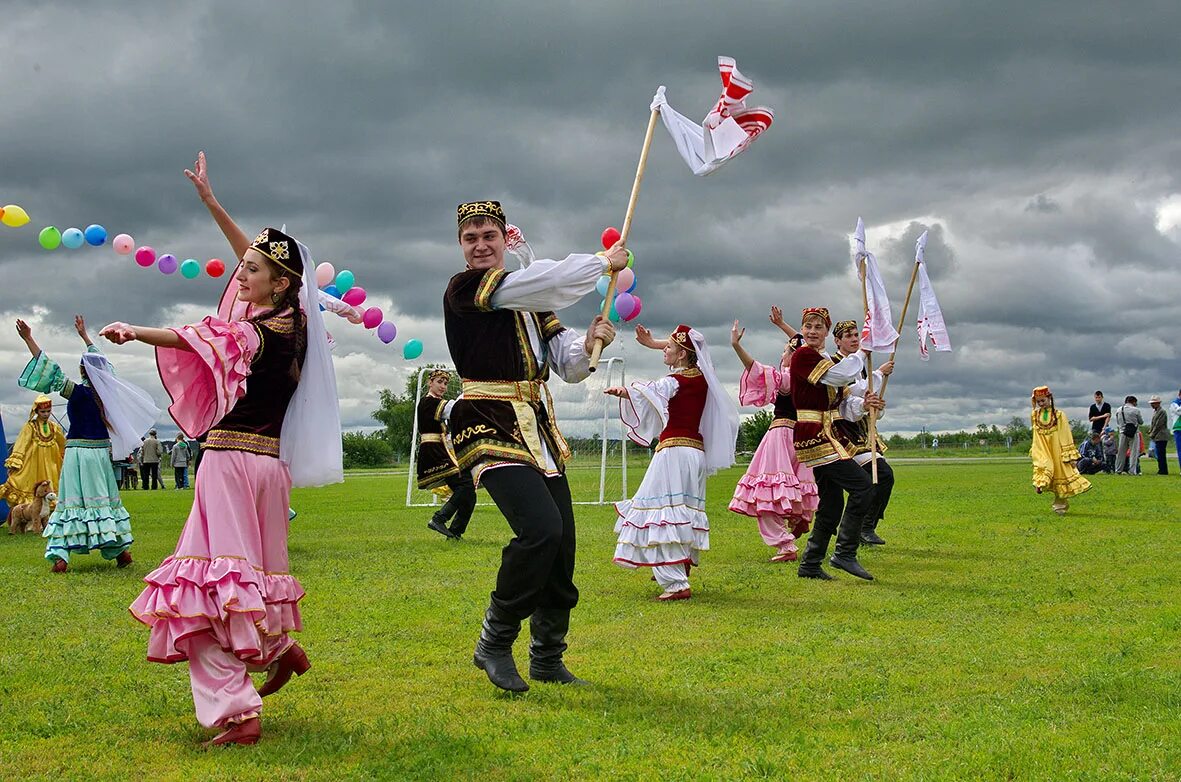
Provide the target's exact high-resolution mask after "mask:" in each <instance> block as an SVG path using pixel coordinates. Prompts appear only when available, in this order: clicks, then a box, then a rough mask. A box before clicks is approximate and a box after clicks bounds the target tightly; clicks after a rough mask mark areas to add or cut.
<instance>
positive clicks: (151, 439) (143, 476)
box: [139, 429, 164, 489]
mask: <svg viewBox="0 0 1181 782" xmlns="http://www.w3.org/2000/svg"><path fill="white" fill-rule="evenodd" d="M163 451H164V449H163V448H162V447H161V445H160V441H159V440H157V439H156V430H155V429H153V430H151V431H150V432H148V437H147V439H146V440H144V444H143V445H142V446H140V449H139V452H140V453H139V457H140V461H141V463H142V464H143V466H142V467H141V468H140V471H139V473H140V481H141V483H143V485H144V488H145V489H146V488H148V479H149V478H150V479H151V481H152V488H153V489H159V488H161V484H160V454H161V453H162V452H163Z"/></svg>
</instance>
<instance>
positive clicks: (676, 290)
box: [0, 0, 1181, 437]
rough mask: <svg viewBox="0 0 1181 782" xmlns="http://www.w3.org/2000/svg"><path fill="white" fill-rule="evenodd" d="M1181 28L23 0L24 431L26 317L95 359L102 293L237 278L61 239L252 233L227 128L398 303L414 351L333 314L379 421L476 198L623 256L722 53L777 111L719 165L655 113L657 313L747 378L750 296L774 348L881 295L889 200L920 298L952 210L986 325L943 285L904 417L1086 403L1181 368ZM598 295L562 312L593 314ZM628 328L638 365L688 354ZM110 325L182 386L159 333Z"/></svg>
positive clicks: (18, 346) (121, 354)
mask: <svg viewBox="0 0 1181 782" xmlns="http://www.w3.org/2000/svg"><path fill="white" fill-rule="evenodd" d="M1178 29H1181V5H1178V4H1177V3H1176V2H1133V3H1125V4H1112V3H1086V2H1004V3H988V4H982V3H967V2H958V3H957V2H946V0H939V1H938V2H936V1H934V0H932V1H930V2H895V3H868V2H860V3H843V2H825V3H820V2H811V3H798V2H784V1H783V0H776V1H775V2H731V3H725V4H722V3H716V2H714V3H697V2H684V3H677V4H675V5H673V4H668V3H644V2H634V0H633V1H631V2H622V0H621V1H619V2H616V1H615V0H601V1H600V2H595V3H570V2H564V1H562V0H551V2H545V3H540V2H534V3H524V2H515V1H514V0H502V2H499V3H495V4H491V5H490V4H487V3H467V2H459V1H457V0H453V1H451V2H447V3H442V4H440V3H396V4H395V3H385V2H369V3H366V2H344V1H342V2H336V3H322V2H316V3H313V2H285V3H277V2H274V3H237V2H200V1H199V0H194V2H189V3H184V4H171V3H151V2H123V3H104V4H93V3H80V2H79V3H67V2H52V1H47V2H40V3H35V4H34V3H26V4H23V5H19V6H17V5H11V4H10V5H9V6H8V7H6V9H5V11H4V18H3V24H2V25H0V98H2V101H3V102H2V106H3V111H0V205H2V204H6V203H17V204H20V205H21V206H23V207H24V208H25V209H26V210H27V211H28V212H29V214H30V215H31V216H32V223H30V224H29V225H27V226H25V227H24V228H20V229H12V228H5V227H0V280H2V282H0V318H2V319H3V320H4V321H5V323H6V324H7V325H5V326H4V329H5V331H3V332H0V334H7V336H4V337H0V377H6V378H9V381H7V382H5V383H0V404H2V408H0V409H2V411H3V416H4V423H5V427H6V430H7V432H8V434H9V437H12V436H14V434H15V430H16V428H17V426H18V425H19V422H20V421H21V420H22V419H23V417H24V415H25V413H26V411H27V409H28V405H29V402H30V400H31V394H29V393H27V392H25V391H22V390H21V389H19V388H18V387H17V386H16V384H15V379H16V377H17V376H18V374H19V372H20V369H21V367H22V366H23V365H24V362H25V361H26V360H27V358H28V356H27V351H25V349H24V345H23V344H22V343H21V342H20V340H19V339H18V338H17V337H16V335H15V332H14V330H13V329H12V326H11V324H12V322H13V319H14V318H16V317H18V316H23V317H25V318H27V319H29V320H30V322H32V323H33V325H34V329H35V334H36V335H37V336H38V337H39V339H40V341H41V343H42V345H43V346H44V347H46V348H47V350H49V351H50V352H51V353H52V354H55V355H57V356H59V357H62V358H67V359H68V360H67V361H63V364H70V365H72V360H73V359H72V356H74V355H76V354H77V351H78V348H79V343H78V340H77V337H76V336H74V335H73V330H72V327H71V325H70V320H71V318H72V315H73V313H75V312H81V313H83V314H84V315H85V316H86V318H87V320H88V322H89V323H90V324H91V325H92V327H93V328H94V330H95V331H97V329H98V328H99V327H101V326H102V325H103V324H105V323H107V322H109V321H113V320H125V321H129V322H132V323H142V324H150V325H169V324H180V323H184V322H188V321H192V320H194V319H198V318H200V317H201V316H203V315H204V314H207V313H208V312H209V311H211V308H212V307H213V306H214V304H215V301H216V298H217V295H218V294H219V293H220V290H221V286H222V284H223V283H221V282H218V281H214V280H211V279H209V278H208V277H205V276H202V277H201V278H199V279H197V280H193V281H187V280H184V279H182V278H180V275H173V276H171V277H168V276H165V275H162V274H160V273H159V272H157V271H155V270H143V269H140V268H138V267H137V266H135V264H134V263H133V262H132V261H131V260H129V259H128V258H126V257H121V256H118V255H116V254H115V253H114V252H113V251H112V250H111V249H110V247H109V246H107V247H103V248H90V247H84V248H82V249H79V250H76V251H69V250H66V249H64V248H62V249H58V250H57V251H54V252H46V251H44V250H41V249H40V247H39V246H38V244H37V232H38V231H39V230H40V228H41V227H43V226H45V225H56V226H58V227H59V228H63V229H64V228H66V227H69V226H77V227H79V228H84V227H85V226H86V225H88V224H90V223H100V224H102V225H104V226H106V227H107V228H108V229H109V230H110V231H111V233H112V234H114V233H117V232H126V233H129V234H131V235H133V236H134V237H135V239H136V241H137V243H139V244H149V245H152V246H153V247H155V248H157V249H158V250H159V251H168V252H172V253H174V254H176V255H177V256H178V257H180V258H185V257H195V258H198V259H201V260H204V259H207V258H211V257H215V256H216V257H222V256H224V255H225V253H226V250H227V248H226V246H225V243H224V240H223V239H222V238H221V236H220V234H219V233H218V231H217V229H216V227H215V226H214V225H213V223H212V221H211V220H210V219H209V218H208V216H207V213H206V212H205V210H204V209H203V207H202V206H201V204H200V202H199V201H198V200H197V198H196V196H195V194H194V191H193V188H192V186H191V185H190V184H189V183H188V181H187V180H186V179H185V178H184V176H183V175H182V173H181V172H182V170H183V169H184V168H185V167H186V166H190V165H191V164H192V161H193V159H194V156H195V154H196V152H197V150H199V149H204V150H206V152H207V153H208V156H209V163H210V173H211V179H212V182H213V186H214V191H215V193H216V194H217V196H218V197H219V199H220V200H221V202H222V203H223V204H224V205H225V206H226V207H227V209H229V210H230V212H231V214H233V215H234V217H235V218H236V219H237V220H238V221H239V223H240V224H241V225H242V226H243V227H244V229H245V230H246V231H247V232H249V233H253V232H254V231H255V230H256V229H257V228H259V227H262V226H264V225H268V224H270V225H281V224H283V223H286V224H287V226H288V228H289V230H290V232H291V233H293V234H295V235H297V236H298V237H300V238H301V239H302V240H303V241H304V242H305V243H307V244H308V245H309V246H310V247H311V248H312V251H313V253H314V254H315V255H316V256H317V259H318V260H331V261H333V262H334V263H335V264H336V266H337V268H349V269H351V270H352V271H354V272H355V273H356V276H357V280H358V282H359V284H361V285H362V286H364V287H365V288H367V289H368V291H369V292H370V295H371V299H372V300H373V302H374V303H376V304H378V305H380V306H382V307H383V309H384V310H385V311H386V312H387V315H389V316H390V317H391V319H393V320H394V321H395V322H396V324H397V326H398V329H399V332H400V334H399V338H398V340H397V342H395V343H394V345H392V346H385V345H382V344H381V343H380V342H378V341H377V339H376V338H375V337H374V335H373V334H372V333H370V332H365V331H364V330H363V329H361V328H360V327H353V326H351V325H349V324H347V323H344V322H341V321H337V322H336V323H335V324H334V325H333V326H332V329H333V331H334V334H335V335H336V337H337V339H338V342H339V347H338V349H337V352H336V368H337V373H338V378H339V384H340V391H341V409H342V414H343V417H344V421H345V424H346V426H348V427H354V428H356V427H363V426H372V425H373V423H374V422H373V421H372V419H371V418H370V417H369V415H368V413H369V411H370V410H372V409H373V407H374V406H375V400H376V397H377V389H379V388H381V387H384V386H394V387H398V388H400V387H401V386H402V384H403V382H404V378H405V377H406V373H407V371H409V370H411V369H412V366H413V365H412V363H411V362H407V361H405V360H403V358H402V355H401V346H402V344H403V343H404V342H405V340H406V339H407V338H409V337H418V338H420V339H421V340H423V342H424V343H425V345H426V352H425V353H424V355H423V357H422V359H420V360H419V362H418V363H421V362H423V361H438V362H444V361H447V355H446V347H445V343H444V341H443V336H442V324H441V305H440V299H441V293H442V290H443V288H444V286H445V284H446V281H447V279H448V277H449V276H450V275H451V274H453V273H454V272H455V271H457V270H459V268H460V267H461V265H462V258H461V256H460V254H459V252H458V249H457V246H456V244H455V240H454V236H455V234H454V218H453V215H454V207H455V204H456V203H458V202H460V201H465V200H470V199H474V198H498V199H499V200H501V201H502V202H503V203H504V205H505V209H506V211H507V212H508V215H509V218H510V220H511V221H512V222H515V223H517V224H518V225H520V226H521V227H522V228H523V229H524V231H525V233H526V235H527V236H528V237H529V238H530V240H531V242H532V244H533V246H534V248H535V249H536V250H537V252H538V254H539V255H541V256H543V257H562V256H564V255H565V254H566V253H568V252H571V251H588V250H594V249H597V244H598V237H599V234H600V232H601V231H602V229H603V228H604V227H605V226H607V225H619V224H620V223H621V222H622V218H623V212H624V209H625V207H626V203H627V196H628V192H629V190H630V186H631V180H632V176H633V174H634V171H635V164H636V159H637V157H638V154H639V148H640V144H641V141H642V137H643V131H644V127H645V123H646V121H647V115H648V103H649V101H650V98H651V95H652V93H653V92H654V90H655V88H656V87H657V86H658V85H660V84H665V85H667V86H668V98H669V101H670V103H671V104H672V105H673V106H674V107H676V108H677V109H678V110H680V111H681V112H682V113H684V114H687V115H689V116H691V117H694V118H700V117H701V116H702V115H704V113H705V112H706V111H707V110H708V109H709V108H710V106H711V105H712V103H713V102H714V101H715V100H716V99H717V96H718V92H719V83H718V76H717V70H716V64H715V63H716V56H717V55H719V54H728V55H731V56H733V57H736V58H737V60H738V64H739V67H740V68H741V69H742V71H743V72H744V73H745V74H746V75H748V76H749V77H750V78H752V79H753V80H754V82H755V85H756V89H755V93H754V95H753V96H752V97H753V98H754V100H753V101H752V102H753V103H761V104H765V105H768V106H771V107H773V108H774V109H775V111H776V120H775V125H774V126H773V127H772V129H771V130H770V131H769V132H768V133H767V134H766V135H764V136H763V137H762V138H761V139H760V140H759V141H758V142H757V143H756V144H755V145H754V146H753V147H752V148H751V149H750V151H748V152H747V153H745V154H744V155H743V156H742V157H740V158H738V159H737V160H735V161H734V162H733V163H731V164H730V165H728V166H727V167H726V168H724V169H723V170H721V171H719V172H718V173H716V174H714V175H712V176H710V177H708V178H704V179H699V178H695V177H692V176H691V175H690V173H689V171H688V169H687V168H686V167H685V166H684V164H683V163H682V162H681V161H680V159H679V158H678V157H677V155H676V152H675V150H674V148H673V145H672V143H671V141H670V139H669V138H668V136H667V134H666V133H665V132H664V130H663V129H662V128H658V131H657V132H658V135H657V137H656V140H655V143H654V147H653V150H652V155H651V159H650V162H649V167H648V172H647V175H646V177H645V180H644V189H643V193H642V196H641V199H640V203H639V208H638V210H637V214H636V218H635V225H634V228H633V231H632V236H631V242H630V244H631V247H632V248H633V251H634V252H635V254H636V257H637V273H638V277H639V279H640V286H639V290H638V291H637V292H638V293H640V294H641V296H642V297H643V299H644V315H643V317H642V318H641V320H642V321H643V322H644V323H645V324H646V325H648V326H650V327H651V328H652V329H653V330H654V331H657V330H658V331H667V330H668V329H670V328H672V327H673V326H675V325H676V324H677V323H678V322H682V321H684V322H688V323H691V324H693V325H695V326H697V327H698V328H701V329H703V330H704V331H705V332H706V334H707V336H708V337H709V339H710V340H711V342H712V343H714V344H715V345H716V349H715V357H716V359H717V362H718V364H719V368H720V370H721V374H722V376H723V378H725V379H726V380H728V381H730V382H732V383H733V384H734V385H735V386H736V385H737V379H738V374H739V369H740V366H739V364H738V361H737V359H735V358H734V357H733V355H732V353H730V351H729V348H728V346H727V342H728V327H729V323H730V322H731V321H732V320H733V319H734V318H740V319H742V321H743V322H744V323H745V324H748V325H749V326H750V331H749V333H748V336H747V343H748V348H749V349H750V350H751V352H752V353H753V354H755V355H756V357H759V358H762V359H764V360H766V361H774V360H776V359H777V357H778V356H779V353H780V350H781V348H782V339H781V336H780V335H779V333H778V332H777V331H776V330H774V328H773V327H771V326H770V325H769V324H768V322H767V311H768V309H769V307H770V306H771V305H772V304H778V305H780V306H782V307H783V308H784V310H785V312H787V313H788V314H789V315H790V316H792V317H793V318H794V317H798V312H799V310H800V308H801V307H803V306H807V305H826V306H828V307H829V308H830V309H831V310H832V312H833V315H834V318H836V319H841V318H844V317H853V316H854V315H855V313H856V311H857V310H858V309H859V304H860V289H859V286H858V284H857V283H856V279H855V277H854V276H853V274H852V271H851V265H850V263H849V235H850V233H851V231H852V229H853V226H854V224H855V223H856V220H857V217H858V216H859V215H860V216H862V217H864V219H865V222H866V226H867V230H868V238H869V245H870V249H872V250H875V251H876V253H877V255H878V258H879V261H880V262H881V264H882V267H883V273H884V276H885V278H886V282H887V285H888V288H889V290H890V293H891V296H892V298H893V300H894V302H893V303H894V307H895V314H896V316H897V312H898V309H900V307H901V299H902V296H903V294H904V292H905V286H906V281H907V279H908V277H909V273H910V268H911V263H912V258H913V246H914V239H915V237H916V236H917V235H918V234H919V233H920V232H921V231H922V230H923V229H924V228H926V229H929V230H930V234H931V240H930V243H929V244H928V249H927V261H928V266H929V270H930V274H931V277H932V279H933V281H934V285H935V288H936V290H937V292H938V294H939V297H940V300H941V303H942V304H943V309H944V312H945V315H946V317H947V321H948V325H949V328H950V330H951V335H952V339H953V342H954V343H955V348H956V349H955V352H954V353H952V354H935V355H933V357H932V359H931V361H930V362H929V363H926V364H924V363H922V362H920V361H919V360H918V357H917V348H916V346H915V341H916V340H915V334H914V327H913V313H914V312H915V310H914V309H913V308H912V311H911V312H912V315H910V316H908V318H907V320H908V324H907V328H906V329H905V330H904V332H903V344H902V346H901V348H900V354H899V355H900V357H899V361H898V371H897V374H896V377H895V379H894V380H893V381H892V382H891V385H890V393H889V396H890V399H889V402H890V406H891V409H890V411H889V414H888V416H887V419H886V420H885V421H883V429H884V430H886V431H914V430H917V429H919V428H920V427H923V426H925V427H927V428H928V429H931V430H936V431H938V430H947V429H959V428H961V427H966V428H973V427H975V426H976V425H977V424H979V423H998V424H1003V423H1005V422H1006V421H1007V420H1008V419H1009V418H1010V417H1012V416H1014V415H1026V414H1027V410H1028V394H1029V390H1030V388H1032V387H1033V386H1035V385H1038V384H1041V383H1048V384H1049V385H1050V386H1052V387H1053V389H1054V391H1055V393H1056V396H1057V399H1058V401H1059V405H1060V406H1062V407H1066V408H1068V409H1069V410H1070V411H1071V414H1072V415H1077V416H1081V415H1083V413H1084V409H1085V405H1086V404H1087V403H1089V401H1090V400H1089V396H1090V393H1091V392H1092V391H1093V390H1094V389H1095V388H1099V387H1101V388H1103V389H1104V390H1105V391H1106V392H1107V394H1108V397H1109V399H1113V400H1114V399H1115V398H1116V397H1122V396H1123V395H1125V394H1129V393H1134V394H1137V395H1139V396H1140V398H1141V399H1142V400H1143V399H1146V398H1147V396H1148V395H1149V394H1151V393H1159V394H1161V395H1162V396H1165V395H1166V394H1167V395H1169V396H1172V395H1173V394H1174V393H1175V392H1176V390H1177V388H1178V386H1179V385H1181V371H1178V362H1177V358H1178V339H1177V325H1178V323H1179V322H1181V277H1179V276H1178V268H1179V261H1181V257H1179V256H1181V182H1179V181H1178V175H1179V172H1181V141H1179V138H1181V135H1179V134H1178V129H1179V128H1181V80H1179V79H1178V78H1177V76H1178V73H1181V47H1178V46H1177V31H1178ZM597 301H598V299H597V297H593V296H592V297H588V299H587V300H585V301H584V302H583V303H581V304H579V305H577V306H575V307H572V308H570V309H569V310H566V311H564V312H563V313H562V317H563V319H564V320H565V321H567V322H568V323H570V324H572V325H575V326H578V327H580V328H584V327H585V324H586V322H589V320H590V318H591V316H592V312H593V310H594V308H595V305H596V304H597ZM620 350H621V348H620V347H619V346H615V347H612V348H611V349H610V352H609V353H608V355H619V354H620ZM623 350H624V351H625V352H624V355H625V356H626V358H627V362H628V374H629V376H630V377H633V378H634V377H646V376H652V375H654V374H656V373H657V372H659V371H660V364H659V361H658V358H657V356H656V355H655V354H648V353H647V352H646V351H643V350H641V349H639V348H638V347H637V346H636V345H635V343H634V342H629V344H628V345H627V346H626V347H624V348H623ZM107 352H108V354H109V355H111V356H112V357H113V358H114V359H115V361H116V364H117V366H118V367H119V369H120V370H121V372H122V373H123V374H124V375H126V376H129V377H131V378H132V379H134V380H136V381H137V382H140V383H141V384H142V385H143V386H144V387H145V388H147V389H148V390H150V391H151V392H152V393H153V394H155V395H156V396H157V398H158V399H159V400H160V401H161V402H164V401H165V397H164V394H163V392H162V390H161V388H160V386H159V382H158V380H157V379H156V377H155V372H154V369H153V363H152V358H151V354H150V352H149V351H148V350H145V349H143V346H127V347H122V348H116V347H114V346H109V349H108V350H107ZM735 390H736V389H735ZM162 428H164V427H162Z"/></svg>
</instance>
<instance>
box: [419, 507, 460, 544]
mask: <svg viewBox="0 0 1181 782" xmlns="http://www.w3.org/2000/svg"><path fill="white" fill-rule="evenodd" d="M426 528H427V529H433V530H434V531H435V532H437V533H439V534H440V535H442V536H443V537H445V538H448V539H451V538H454V537H456V536H455V535H453V534H451V530H449V529H447V517H446V516H444V517H443V518H442V519H440V518H439V514H438V513H436V514H435V515H434V516H432V517H431V520H430V521H428V522H427V523H426Z"/></svg>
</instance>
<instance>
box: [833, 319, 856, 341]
mask: <svg viewBox="0 0 1181 782" xmlns="http://www.w3.org/2000/svg"><path fill="white" fill-rule="evenodd" d="M850 331H856V332H858V333H860V331H861V330H860V329H859V328H858V327H857V321H855V320H838V321H837V325H835V326H833V328H832V335H833V336H834V337H836V338H837V339H840V338H841V337H843V336H844V335H845V334H846V333H847V332H850Z"/></svg>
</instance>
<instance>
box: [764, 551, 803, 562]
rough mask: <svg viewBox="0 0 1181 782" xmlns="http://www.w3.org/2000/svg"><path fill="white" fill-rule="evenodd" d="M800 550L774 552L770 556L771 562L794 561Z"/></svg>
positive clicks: (797, 557)
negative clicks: (774, 553) (773, 554)
mask: <svg viewBox="0 0 1181 782" xmlns="http://www.w3.org/2000/svg"><path fill="white" fill-rule="evenodd" d="M799 556H800V552H798V551H784V552H783V553H782V554H776V555H775V556H773V557H771V561H772V562H795V561H796V560H797V559H799Z"/></svg>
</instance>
